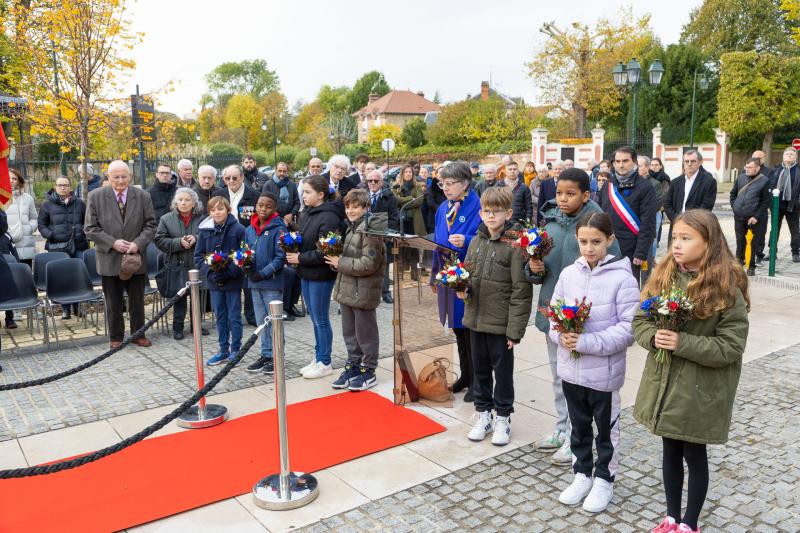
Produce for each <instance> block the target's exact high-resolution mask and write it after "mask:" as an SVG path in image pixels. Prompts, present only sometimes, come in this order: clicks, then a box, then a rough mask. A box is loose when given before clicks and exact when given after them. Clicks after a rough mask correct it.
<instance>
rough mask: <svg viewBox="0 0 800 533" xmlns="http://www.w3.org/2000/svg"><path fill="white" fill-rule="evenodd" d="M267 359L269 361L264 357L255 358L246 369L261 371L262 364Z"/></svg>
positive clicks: (265, 362)
mask: <svg viewBox="0 0 800 533" xmlns="http://www.w3.org/2000/svg"><path fill="white" fill-rule="evenodd" d="M267 361H269V359H267V358H266V357H259V358H258V359H256V362H255V363H253V364H252V365H250V366H248V367H247V371H248V372H261V371H262V370H263V368H264V365H265V364H267Z"/></svg>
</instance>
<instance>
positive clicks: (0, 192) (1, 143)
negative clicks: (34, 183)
mask: <svg viewBox="0 0 800 533" xmlns="http://www.w3.org/2000/svg"><path fill="white" fill-rule="evenodd" d="M8 153H9V149H8V141H7V140H6V134H5V132H4V131H3V126H2V125H0V208H5V206H6V204H7V203H8V202H9V200H11V177H10V176H9V175H8Z"/></svg>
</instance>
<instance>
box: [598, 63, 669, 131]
mask: <svg viewBox="0 0 800 533" xmlns="http://www.w3.org/2000/svg"><path fill="white" fill-rule="evenodd" d="M647 72H648V74H649V80H648V81H649V82H650V85H659V84H660V83H661V78H663V77H664V65H663V64H662V63H661V60H660V59H655V60H653V62H652V63H651V64H650V68H649V69H647ZM611 73H612V74H613V75H614V84H615V85H616V86H617V87H623V86H625V85H630V86H631V91H632V92H633V105H632V106H631V107H632V110H631V134H630V145H631V146H633V143H634V140H635V139H636V88H637V86H638V85H639V81H640V79H641V75H642V66H641V65H640V64H639V62H638V61H636V58H635V57H634V58H633V59H631V60H630V61H628V64H627V65H625V64H623V63H622V62H621V61H620V62H619V63H617V64H616V65H615V66H614V68H613V69H612V70H611Z"/></svg>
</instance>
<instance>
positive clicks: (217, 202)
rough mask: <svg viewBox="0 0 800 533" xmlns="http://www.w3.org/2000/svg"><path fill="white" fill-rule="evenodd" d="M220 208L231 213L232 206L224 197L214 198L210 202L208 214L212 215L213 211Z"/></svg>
mask: <svg viewBox="0 0 800 533" xmlns="http://www.w3.org/2000/svg"><path fill="white" fill-rule="evenodd" d="M219 206H222V207H224V208H225V211H227V212H228V213H230V212H231V204H230V203H229V202H228V200H226V199H225V198H223V197H222V196H214V197H213V198H210V199H209V200H208V212H209V213H210V212H211V211H212V210H213V209H217V208H218V207H219Z"/></svg>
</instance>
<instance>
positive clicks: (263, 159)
mask: <svg viewBox="0 0 800 533" xmlns="http://www.w3.org/2000/svg"><path fill="white" fill-rule="evenodd" d="M250 153H251V154H253V158H255V160H256V165H257V166H259V167H263V166H264V165H269V164H270V163H269V160H270V159H271V158H272V152H267V151H266V150H255V151H254V152H250Z"/></svg>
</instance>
